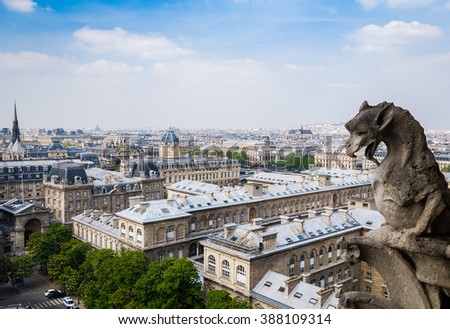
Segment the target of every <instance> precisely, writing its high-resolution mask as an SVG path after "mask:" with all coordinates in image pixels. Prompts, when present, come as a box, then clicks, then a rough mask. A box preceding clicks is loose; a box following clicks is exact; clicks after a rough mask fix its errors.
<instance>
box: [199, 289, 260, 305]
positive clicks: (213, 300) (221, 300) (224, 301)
mask: <svg viewBox="0 0 450 329" xmlns="http://www.w3.org/2000/svg"><path fill="white" fill-rule="evenodd" d="M206 308H208V309H249V308H251V307H250V304H249V303H248V302H246V301H242V302H240V301H238V300H237V299H236V298H232V297H231V296H230V294H229V293H228V292H227V291H225V290H210V291H208V292H207V293H206Z"/></svg>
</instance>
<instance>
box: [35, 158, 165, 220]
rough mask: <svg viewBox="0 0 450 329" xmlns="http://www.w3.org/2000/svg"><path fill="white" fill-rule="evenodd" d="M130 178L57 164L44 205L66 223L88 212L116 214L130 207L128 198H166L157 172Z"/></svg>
mask: <svg viewBox="0 0 450 329" xmlns="http://www.w3.org/2000/svg"><path fill="white" fill-rule="evenodd" d="M135 175H136V177H134V176H133V177H127V176H126V175H124V174H123V173H118V172H114V171H109V170H103V169H100V168H84V167H83V166H81V165H79V164H74V163H71V162H67V163H60V164H57V165H54V166H53V167H52V169H51V170H50V172H49V174H48V175H47V177H46V179H45V180H44V181H43V189H44V194H45V206H46V207H47V208H49V209H51V210H52V211H53V214H54V217H55V218H57V219H59V220H61V221H62V222H63V223H70V221H71V218H72V217H74V216H76V215H78V214H80V213H82V212H83V211H84V210H86V209H96V210H101V211H102V212H108V213H114V212H117V211H120V210H123V209H126V208H127V207H129V199H130V197H133V196H140V195H142V196H143V197H144V198H145V200H156V199H160V198H162V197H163V178H162V177H161V176H160V175H159V173H157V172H153V171H140V172H136V173H135Z"/></svg>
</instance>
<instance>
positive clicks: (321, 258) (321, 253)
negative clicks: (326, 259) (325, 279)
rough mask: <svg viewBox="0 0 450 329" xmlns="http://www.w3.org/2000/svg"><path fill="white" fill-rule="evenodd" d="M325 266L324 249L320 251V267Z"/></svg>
mask: <svg viewBox="0 0 450 329" xmlns="http://www.w3.org/2000/svg"><path fill="white" fill-rule="evenodd" d="M320 266H323V249H320V251H319V267H320Z"/></svg>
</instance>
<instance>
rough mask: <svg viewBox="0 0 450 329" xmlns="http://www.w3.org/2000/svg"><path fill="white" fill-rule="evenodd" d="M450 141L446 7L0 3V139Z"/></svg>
mask: <svg viewBox="0 0 450 329" xmlns="http://www.w3.org/2000/svg"><path fill="white" fill-rule="evenodd" d="M14 99H16V101H17V108H18V115H19V122H20V126H21V127H22V128H49V129H50V128H56V127H63V128H93V127H95V126H96V125H97V124H98V125H99V126H100V127H101V128H143V129H146V128H165V127H168V126H175V127H178V128H239V127H292V126H298V125H301V124H310V123H320V122H323V123H338V122H345V121H347V120H348V119H350V118H351V117H352V116H353V115H354V114H355V113H356V112H357V110H358V108H359V106H360V104H361V103H362V102H363V101H364V100H367V101H368V102H369V103H370V104H375V103H379V102H382V101H384V100H387V101H393V102H394V103H396V104H397V105H399V106H401V107H404V108H407V109H409V110H410V111H411V112H412V114H413V115H414V116H415V117H416V119H418V120H419V121H420V122H421V123H422V125H423V126H424V127H425V128H428V129H449V130H450V120H449V119H450V114H449V113H450V0H309V1H308V0H234V1H233V0H217V1H214V0H197V1H188V0H185V1H182V0H179V1H176V0H167V1H140V0H128V1H119V0H111V1H103V0H97V1H87V0H81V1H69V0H65V1H60V0H59V1H58V0H55V1H54V0H46V1H39V0H0V109H1V112H0V113H1V116H0V127H10V126H11V125H12V119H13V107H14Z"/></svg>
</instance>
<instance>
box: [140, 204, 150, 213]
mask: <svg viewBox="0 0 450 329" xmlns="http://www.w3.org/2000/svg"><path fill="white" fill-rule="evenodd" d="M147 207H148V203H147V202H139V210H140V213H141V214H142V213H144V212H145V210H147Z"/></svg>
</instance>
